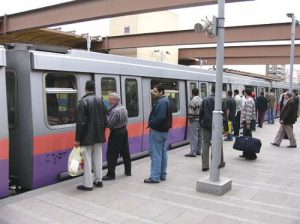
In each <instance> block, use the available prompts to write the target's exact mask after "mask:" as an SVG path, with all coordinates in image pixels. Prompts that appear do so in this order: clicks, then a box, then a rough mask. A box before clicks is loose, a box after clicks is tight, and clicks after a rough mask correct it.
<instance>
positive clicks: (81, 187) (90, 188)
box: [77, 185, 93, 191]
mask: <svg viewBox="0 0 300 224" xmlns="http://www.w3.org/2000/svg"><path fill="white" fill-rule="evenodd" d="M77 189H78V190H81V191H92V190H93V188H92V187H85V186H83V185H78V186H77Z"/></svg>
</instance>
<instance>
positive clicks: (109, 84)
mask: <svg viewBox="0 0 300 224" xmlns="http://www.w3.org/2000/svg"><path fill="white" fill-rule="evenodd" d="M116 92H117V82H116V79H115V78H111V77H104V78H102V79H101V97H102V99H103V102H104V104H105V106H106V108H109V107H110V105H109V100H108V97H109V94H111V93H116Z"/></svg>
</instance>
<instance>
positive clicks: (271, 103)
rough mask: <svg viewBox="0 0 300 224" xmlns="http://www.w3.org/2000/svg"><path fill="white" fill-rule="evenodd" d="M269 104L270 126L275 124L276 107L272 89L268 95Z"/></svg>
mask: <svg viewBox="0 0 300 224" xmlns="http://www.w3.org/2000/svg"><path fill="white" fill-rule="evenodd" d="M267 102H268V124H274V106H275V94H274V89H270V93H269V94H268V95H267Z"/></svg>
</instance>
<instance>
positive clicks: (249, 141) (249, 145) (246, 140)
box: [233, 136, 261, 153]
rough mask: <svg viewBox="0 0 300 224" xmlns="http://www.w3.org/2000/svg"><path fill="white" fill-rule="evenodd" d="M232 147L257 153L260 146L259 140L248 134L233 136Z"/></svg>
mask: <svg viewBox="0 0 300 224" xmlns="http://www.w3.org/2000/svg"><path fill="white" fill-rule="evenodd" d="M233 148H234V149H236V150H239V151H244V152H249V153H259V152H260V148H261V141H260V140H259V139H257V138H252V137H249V136H239V137H236V138H235V142H234V144H233Z"/></svg>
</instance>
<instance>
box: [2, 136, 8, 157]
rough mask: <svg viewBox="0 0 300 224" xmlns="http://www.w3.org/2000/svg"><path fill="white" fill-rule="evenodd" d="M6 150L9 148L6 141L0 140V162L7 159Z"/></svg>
mask: <svg viewBox="0 0 300 224" xmlns="http://www.w3.org/2000/svg"><path fill="white" fill-rule="evenodd" d="M8 148H9V142H8V139H1V140H0V160H7V159H8V154H9V152H8Z"/></svg>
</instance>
